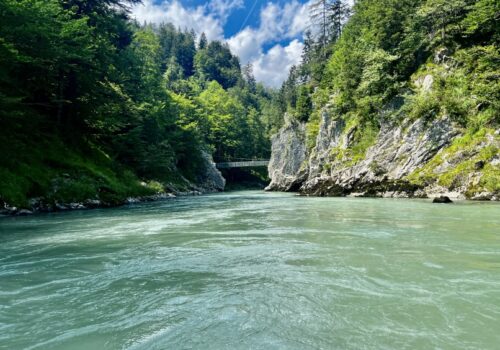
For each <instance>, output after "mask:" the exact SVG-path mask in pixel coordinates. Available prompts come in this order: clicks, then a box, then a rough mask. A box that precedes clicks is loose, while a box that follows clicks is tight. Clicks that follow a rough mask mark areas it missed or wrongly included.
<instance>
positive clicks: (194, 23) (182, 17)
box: [132, 0, 234, 40]
mask: <svg viewBox="0 0 500 350" xmlns="http://www.w3.org/2000/svg"><path fill="white" fill-rule="evenodd" d="M218 2H219V3H220V4H222V3H224V1H218ZM226 2H228V3H229V2H231V3H232V2H234V1H226ZM220 6H222V5H220ZM220 9H221V10H222V7H221V8H220ZM132 17H134V18H136V19H137V20H138V21H140V22H143V21H144V22H147V23H155V24H160V23H172V24H173V25H175V26H176V27H180V28H188V29H194V31H195V32H197V33H198V34H200V33H202V32H205V34H206V35H207V38H208V39H209V40H221V39H223V38H224V30H223V28H222V25H223V23H222V22H221V20H220V19H219V18H217V17H216V16H215V14H214V13H208V12H207V7H206V6H198V7H194V8H185V7H184V6H183V5H182V4H181V3H180V2H178V1H176V0H174V1H165V2H162V3H160V4H155V3H153V0H144V1H143V3H142V4H140V5H137V6H134V7H133V8H132Z"/></svg>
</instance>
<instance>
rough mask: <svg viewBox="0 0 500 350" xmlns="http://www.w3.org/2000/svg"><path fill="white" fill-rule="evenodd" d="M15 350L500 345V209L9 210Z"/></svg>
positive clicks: (1, 232)
mask: <svg viewBox="0 0 500 350" xmlns="http://www.w3.org/2000/svg"><path fill="white" fill-rule="evenodd" d="M0 348H1V349H217V350H218V349H356V350H357V349H436V348H437V349H500V205H499V204H494V203H459V204H453V205H435V204H434V205H433V204H431V203H429V202H428V201H417V200H414V201H410V200H390V199H345V198H302V197H295V196H293V195H289V194H276V193H262V192H234V193H227V194H220V195H211V196H203V197H196V198H182V199H176V200H172V201H167V202H158V203H149V204H142V205H136V206H132V207H127V208H119V209H107V210H93V211H80V212H69V213H59V214H51V215H39V216H34V217H27V218H3V219H0Z"/></svg>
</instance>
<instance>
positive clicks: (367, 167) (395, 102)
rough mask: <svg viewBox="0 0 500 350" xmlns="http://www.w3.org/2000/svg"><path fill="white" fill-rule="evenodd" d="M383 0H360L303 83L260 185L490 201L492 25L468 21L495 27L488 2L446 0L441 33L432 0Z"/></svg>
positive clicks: (496, 186)
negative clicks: (304, 90) (302, 106)
mask: <svg viewBox="0 0 500 350" xmlns="http://www.w3.org/2000/svg"><path fill="white" fill-rule="evenodd" d="M381 2H382V4H381V3H373V2H369V1H359V2H358V3H357V5H356V7H355V14H354V15H353V17H352V18H351V19H350V21H349V23H348V24H347V26H346V28H345V30H344V33H343V34H342V37H341V38H340V39H339V41H338V42H337V43H335V44H334V45H333V47H332V49H331V50H332V54H331V56H330V58H329V61H328V64H327V67H326V69H325V74H324V77H323V78H322V79H321V81H320V82H319V83H318V82H314V81H313V79H310V80H309V82H308V83H306V84H309V85H311V86H312V87H313V89H311V90H314V93H313V94H312V95H311V98H312V100H313V101H314V105H313V107H312V108H311V110H310V112H309V117H308V119H306V120H304V118H303V112H302V111H300V112H298V109H299V108H298V106H297V108H295V109H294V108H291V109H290V110H289V113H290V114H291V115H292V116H293V115H295V116H296V118H295V119H296V120H297V121H296V122H288V123H286V125H285V127H284V128H282V129H281V130H280V133H279V134H278V135H277V136H275V137H274V138H273V140H272V141H273V142H272V152H273V155H272V161H271V163H270V165H269V174H270V176H271V179H272V182H271V185H270V186H269V188H268V189H270V190H284V191H293V190H298V191H299V192H301V193H303V194H308V195H317V196H327V195H332V196H345V195H352V196H379V197H435V196H440V195H447V196H449V197H453V198H462V199H465V198H468V199H478V200H499V199H500V153H499V152H500V151H499V150H500V125H499V121H500V120H499V119H500V116H499V112H500V108H499V102H500V101H499V99H500V84H499V76H500V71H499V67H500V53H499V48H498V27H496V29H495V28H493V29H492V28H491V27H490V29H489V31H488V29H487V28H488V27H487V26H486V27H483V28H482V29H479V28H481V27H479V26H476V25H477V23H478V22H477V21H479V22H481V23H483V24H486V23H490V22H491V21H492V20H493V21H495V20H494V19H492V18H494V16H495V13H496V12H495V7H494V6H495V5H494V4H493V3H492V2H490V1H468V2H467V1H466V2H464V3H466V4H465V5H466V6H465V5H464V6H463V8H461V7H459V5H460V4H459V2H457V1H452V2H451V3H450V4H449V6H451V7H454V11H455V12H453V13H452V15H450V16H451V17H450V18H449V19H447V20H448V21H449V22H448V23H447V24H446V25H445V26H442V25H438V24H436V23H434V22H433V21H438V19H437V18H438V17H436V18H434V17H432V16H433V15H431V14H432V13H434V15H435V13H436V12H439V11H441V10H440V9H441V8H440V7H439V6H441V5H440V4H438V3H439V1H430V0H429V1H417V2H414V3H406V2H399V3H397V2H394V1H390V0H384V1H381ZM384 6H385V8H384ZM479 10H481V16H480V20H479V19H478V16H479V15H478V11H479ZM368 16H369V17H368ZM377 16H378V21H377V22H376V25H374V17H377ZM475 21H476V22H475ZM472 23H475V25H472ZM467 26H468V27H467ZM395 27H399V28H402V29H401V30H400V32H397V33H395V32H394V28H395ZM485 28H486V29H485ZM483 30H484V31H483ZM384 37H385V39H384ZM368 39H371V40H372V41H371V42H369V41H368ZM417 39H419V40H420V41H419V40H417ZM299 89H300V87H299ZM292 119H293V118H292ZM299 120H302V122H300V121H299ZM284 135H298V136H295V137H294V138H290V137H288V138H287V137H283V136H284ZM299 141H300V142H299ZM303 149H306V154H305V155H304V154H303V152H302V150H303ZM290 184H293V186H291V185H290Z"/></svg>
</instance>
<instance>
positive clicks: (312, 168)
mask: <svg viewBox="0 0 500 350" xmlns="http://www.w3.org/2000/svg"><path fill="white" fill-rule="evenodd" d="M426 80H427V85H430V84H432V83H431V79H430V78H426V79H424V83H423V84H424V85H425V81H426ZM395 108H398V107H397V106H396V107H395ZM387 119H388V120H387V121H384V122H382V123H381V125H380V126H379V131H378V134H377V135H376V136H375V138H374V141H373V142H372V144H371V146H370V147H368V148H367V149H366V150H365V151H364V154H362V156H361V157H360V156H359V155H358V157H357V159H353V157H352V154H350V153H349V151H350V150H351V149H352V147H353V144H354V142H355V141H354V139H355V137H354V135H355V133H356V126H346V123H345V122H344V121H343V120H342V119H341V118H333V117H332V115H331V114H330V113H329V112H328V108H325V109H323V110H322V112H321V122H320V127H319V132H318V136H317V139H316V142H315V144H316V146H315V147H314V148H313V149H312V150H310V151H307V150H306V140H305V132H304V130H305V126H304V125H302V124H298V123H293V122H288V123H287V125H285V126H284V127H283V128H282V129H281V130H280V132H279V133H278V134H277V135H275V136H274V137H273V146H272V159H271V162H270V164H269V175H270V177H271V180H272V182H271V185H270V186H269V187H268V189H269V190H281V191H298V192H301V193H302V194H306V195H316V196H347V195H350V196H370V197H374V196H375V197H423V198H427V197H428V198H435V197H440V196H448V197H450V198H455V199H457V198H458V199H465V198H470V199H482V200H491V199H493V200H495V199H497V200H498V198H499V193H498V191H495V190H493V191H491V190H490V191H484V188H481V186H478V184H480V181H481V180H480V179H481V176H482V175H483V174H482V169H484V168H485V167H488V168H489V169H490V171H491V169H493V171H500V168H499V166H498V158H499V156H498V149H500V144H499V141H498V137H497V136H495V135H486V138H485V141H484V142H481V143H479V144H477V145H475V146H474V147H470V148H468V149H467V150H459V151H454V152H450V151H449V150H448V148H449V146H450V145H451V144H452V142H453V140H454V139H455V138H459V137H461V132H462V130H461V128H460V127H459V126H457V125H455V124H454V123H453V122H452V121H451V120H450V118H448V117H446V116H444V117H442V118H438V119H435V120H432V121H425V120H423V119H417V120H410V119H408V118H407V119H403V122H401V123H399V124H398V123H396V122H394V121H391V120H390V118H387ZM381 120H384V118H381ZM488 147H490V148H491V149H492V150H493V151H492V152H494V150H495V149H496V150H497V155H494V154H493V156H492V157H489V158H488V159H486V160H475V159H476V158H475V156H477V155H479V154H481V152H483V150H485V149H487V148H488ZM483 153H484V152H483ZM464 162H474V165H473V168H474V169H473V171H470V172H468V174H467V176H456V177H455V178H454V180H453V181H451V183H446V181H444V180H442V178H445V179H446V174H448V173H452V172H453V171H455V170H456V169H457V167H458V168H459V167H460V166H461V167H462V168H463V167H464V165H463V164H465V163H464ZM495 162H496V163H495ZM492 167H493V168H492ZM424 171H426V172H428V173H429V174H430V175H429V174H427V173H426V174H423V172H424ZM439 179H441V180H442V181H441V180H440V181H438V180H439ZM443 182H445V183H446V184H443Z"/></svg>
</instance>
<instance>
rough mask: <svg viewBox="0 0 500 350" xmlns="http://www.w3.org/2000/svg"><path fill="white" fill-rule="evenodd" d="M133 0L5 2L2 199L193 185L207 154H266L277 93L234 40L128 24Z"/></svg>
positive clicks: (0, 66) (110, 197) (120, 194)
mask: <svg viewBox="0 0 500 350" xmlns="http://www.w3.org/2000/svg"><path fill="white" fill-rule="evenodd" d="M138 2H139V1H138V0H130V1H120V0H104V1H93V0H92V1H91V0H83V1H81V0H69V1H59V0H44V1H41V0H20V1H18V0H2V1H0V22H1V23H2V25H1V26H0V140H1V141H3V142H1V146H0V147H1V149H0V156H1V157H0V158H1V159H0V175H1V176H0V199H1V200H3V201H7V202H9V203H16V204H20V205H21V204H22V205H26V200H27V198H30V197H33V196H43V197H45V199H47V200H52V201H76V200H78V201H80V200H84V199H87V198H94V197H96V196H98V197H99V198H101V199H105V200H106V201H108V202H109V203H118V202H120V200H123V198H125V197H126V196H129V195H134V194H144V193H154V192H159V191H162V190H163V184H166V183H174V184H176V185H179V186H185V185H186V180H185V179H186V178H187V179H189V180H191V181H193V182H195V181H197V179H198V178H199V174H200V172H201V171H202V170H204V169H202V167H203V166H204V160H203V159H202V156H201V152H202V151H208V152H214V153H215V155H216V156H218V157H219V158H220V159H224V160H226V159H225V158H224V157H245V158H254V157H259V158H260V157H267V156H268V153H269V140H268V136H269V134H270V132H271V130H275V129H276V127H277V126H278V124H279V123H280V121H279V118H277V116H276V115H277V112H276V108H275V107H274V105H273V99H274V97H273V96H274V95H273V92H271V91H268V90H267V89H265V88H263V87H262V86H261V85H259V84H257V83H256V82H255V80H254V79H252V77H253V75H252V72H251V67H248V68H246V69H245V72H244V74H242V72H241V70H240V65H239V61H238V58H237V57H236V56H234V55H232V53H231V52H230V50H229V48H228V46H227V44H223V43H221V42H217V41H214V42H210V43H208V41H207V40H206V36H203V35H202V36H201V38H200V42H199V47H198V48H196V44H195V38H196V35H195V33H194V32H193V31H181V30H178V29H176V28H175V27H174V26H173V25H171V24H162V25H160V26H154V25H143V26H140V25H138V24H137V23H136V22H133V21H131V20H129V19H128V12H127V11H128V5H129V4H131V3H138ZM212 81H213V82H212ZM217 82H218V83H217ZM35 140H36V142H35ZM42 150H43V151H42ZM139 179H142V180H147V185H146V186H143V185H140V183H139Z"/></svg>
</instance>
